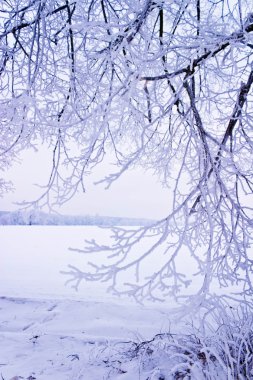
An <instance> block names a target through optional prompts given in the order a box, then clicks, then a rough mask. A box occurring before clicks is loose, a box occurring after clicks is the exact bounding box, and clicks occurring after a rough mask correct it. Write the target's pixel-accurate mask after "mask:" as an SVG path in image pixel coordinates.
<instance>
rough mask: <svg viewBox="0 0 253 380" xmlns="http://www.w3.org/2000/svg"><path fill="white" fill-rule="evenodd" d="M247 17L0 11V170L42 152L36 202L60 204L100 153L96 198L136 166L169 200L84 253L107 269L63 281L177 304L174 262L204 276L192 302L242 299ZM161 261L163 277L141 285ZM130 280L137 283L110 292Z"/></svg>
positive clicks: (187, 6) (22, 7) (194, 7)
mask: <svg viewBox="0 0 253 380" xmlns="http://www.w3.org/2000/svg"><path fill="white" fill-rule="evenodd" d="M252 10H253V9H252V0H238V1H234V0H219V1H214V0H173V1H164V0H153V1H151V0H145V1H144V0H137V1H136V0H122V1H121V0H76V1H70V0H58V1H57V0H54V1H53V0H50V1H49V0H6V1H2V2H1V4H0V51H1V58H0V77H1V82H0V114H1V119H0V123H1V128H0V134H1V140H0V141H1V142H0V156H1V168H2V169H4V168H5V167H6V165H9V164H11V162H12V161H13V160H14V159H15V157H18V154H19V152H20V151H22V150H23V149H26V148H28V147H33V146H34V147H35V148H36V145H37V144H38V141H42V142H46V143H47V144H49V146H50V147H51V149H52V154H53V160H52V171H51V175H50V178H49V182H48V184H47V187H46V189H45V192H44V193H43V194H42V195H41V197H40V198H39V199H38V200H37V201H36V202H37V204H40V205H43V204H47V203H50V204H51V203H52V202H57V203H60V204H61V203H63V202H65V201H67V200H68V199H70V198H71V197H72V196H73V195H74V194H75V192H76V191H77V190H78V189H79V188H81V189H83V190H84V189H85V178H86V175H87V174H88V173H89V172H90V170H92V168H93V167H95V166H96V165H99V164H100V163H101V162H102V161H103V159H104V157H105V154H106V152H107V151H109V150H110V151H112V152H113V155H114V159H115V162H116V163H117V165H118V171H117V172H115V173H111V174H110V175H108V176H107V177H105V178H104V179H102V182H104V183H105V185H106V186H107V187H109V186H111V185H112V183H113V182H114V181H116V180H117V179H118V178H119V177H120V176H121V175H123V173H124V172H126V171H127V170H128V169H129V168H131V167H134V166H136V165H140V166H143V167H145V168H147V169H150V170H152V171H153V172H154V174H156V175H158V176H159V178H160V180H161V182H162V184H163V185H164V186H167V187H168V188H169V189H170V190H168V196H172V197H173V200H172V206H171V209H170V210H169V209H168V211H167V213H166V214H167V216H166V217H165V218H164V219H163V220H160V221H159V222H157V223H156V224H155V225H153V226H151V227H143V228H140V229H131V230H123V229H115V230H114V233H115V238H116V240H115V242H114V244H112V245H111V246H110V247H103V246H102V247H100V246H99V245H96V243H92V245H91V246H90V248H87V250H89V251H90V250H91V251H93V252H94V251H100V250H105V251H106V252H109V256H110V261H109V262H108V263H107V264H105V265H103V266H102V267H95V271H94V273H83V272H81V271H79V270H78V269H77V268H72V271H71V274H72V276H73V279H76V280H77V281H80V280H81V279H82V278H86V279H92V280H94V279H97V280H108V281H112V289H114V290H115V291H117V292H121V291H125V292H127V293H128V294H130V295H132V296H134V297H136V298H138V299H142V298H145V297H151V298H156V297H157V296H158V294H160V295H161V294H162V295H166V294H170V295H173V296H176V297H177V296H178V294H184V292H183V290H184V288H185V287H187V286H188V285H189V281H190V280H191V275H190V274H189V276H188V277H187V274H183V273H181V272H180V270H179V267H178V265H179V264H178V259H179V255H185V257H186V258H187V257H188V256H189V257H191V258H192V259H193V260H194V261H195V263H196V272H197V273H198V274H199V276H200V278H202V285H201V287H200V288H199V289H198V290H197V291H196V292H195V296H196V297H197V298H196V301H197V302H198V303H201V302H203V301H204V299H205V297H207V296H208V294H209V293H210V291H211V290H210V289H211V288H210V286H211V284H212V282H213V281H214V282H216V283H217V284H219V286H221V287H226V286H229V285H231V284H238V285H239V286H238V289H239V288H240V293H241V296H243V297H247V296H249V297H250V296H252V294H253V285H252V277H253V254H252V226H253V219H252V218H253V212H252V211H253V210H252V205H253V199H252V190H253V176H252V175H253V96H252V82H253V13H252ZM77 148H78V153H77ZM1 186H2V185H1ZM146 238H147V240H148V243H147V244H148V246H147V245H146V243H145V244H144V246H145V247H146V248H145V249H144V248H141V247H139V242H140V240H142V241H145V242H146ZM142 249H143V250H142ZM158 255H162V259H161V262H162V260H163V263H162V264H161V265H160V267H159V268H156V269H155V270H154V272H153V273H152V274H150V276H149V277H148V278H139V274H138V273H139V271H140V273H143V272H142V265H145V264H143V263H145V260H149V259H150V258H151V259H152V260H153V262H154V263H157V257H158ZM132 269H133V270H134V271H135V274H136V281H134V282H133V284H129V285H128V287H126V288H125V289H124V290H116V288H117V284H118V283H119V278H120V276H121V274H122V273H123V274H124V273H125V272H126V271H130V272H131V270H132ZM189 294H190V295H191V297H190V299H191V300H193V298H192V297H193V296H192V293H189Z"/></svg>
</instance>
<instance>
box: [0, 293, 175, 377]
mask: <svg viewBox="0 0 253 380" xmlns="http://www.w3.org/2000/svg"><path fill="white" fill-rule="evenodd" d="M0 309H1V318H0V352H1V354H0V356H1V359H0V373H1V374H2V378H3V379H4V380H10V379H12V378H13V377H14V378H15V376H20V377H21V378H24V379H34V378H36V379H38V380H51V379H52V380H56V379H59V380H65V379H66V380H67V379H68V380H70V379H72V380H77V379H87V380H89V379H90V380H93V379H94V380H98V379H107V378H111V379H118V378H120V379H122V380H123V379H129V380H130V379H132V380H133V379H138V378H139V377H138V376H137V374H136V371H137V369H138V368H137V367H138V365H137V363H136V362H135V363H133V367H134V368H131V365H130V364H132V363H131V362H130V363H128V365H126V364H125V365H121V363H120V362H118V361H115V363H113V360H112V362H111V363H110V365H109V364H108V363H107V361H108V360H111V359H112V355H113V354H116V353H117V350H122V348H123V346H125V349H126V350H127V349H128V348H130V347H131V345H132V344H131V341H134V342H138V341H139V342H140V341H141V340H143V339H144V340H147V339H150V338H152V337H153V336H154V335H155V334H156V333H157V332H162V331H168V328H169V319H168V315H167V314H166V313H164V312H161V311H158V310H154V309H150V308H144V307H142V308H140V307H136V306H135V305H134V306H133V305H127V306H126V305H120V306H119V305H117V304H112V303H108V302H95V301H92V302H85V301H73V300H53V299H52V300H49V299H48V300H38V299H37V300H35V299H25V298H5V297H1V299H0ZM123 342H129V343H123ZM133 371H134V372H133ZM124 372H125V375H124V376H122V375H123V373H124ZM146 372H148V371H146ZM146 374H147V373H146ZM120 375H121V376H120ZM119 376H120V377H119ZM136 376H137V377H136ZM143 376H144V378H145V373H143ZM146 378H147V377H146Z"/></svg>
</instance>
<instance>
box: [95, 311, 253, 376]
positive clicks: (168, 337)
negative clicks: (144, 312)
mask: <svg viewBox="0 0 253 380" xmlns="http://www.w3.org/2000/svg"><path fill="white" fill-rule="evenodd" d="M208 318H209V319H210V320H211V319H213V321H212V322H214V321H215V324H212V325H207V324H206V325H205V327H206V331H204V330H202V331H201V329H200V326H197V325H196V324H194V323H193V324H188V325H183V324H182V326H181V327H182V331H188V333H178V332H176V333H173V332H169V333H160V334H157V335H156V336H155V337H154V338H153V339H151V340H148V341H139V342H128V343H124V344H116V345H113V346H109V347H107V348H106V349H105V350H104V349H103V351H102V352H101V353H100V355H98V359H97V360H98V361H99V360H100V361H101V360H102V361H103V363H104V364H105V365H106V366H107V367H108V368H109V374H110V373H111V375H112V373H114V374H115V373H122V374H123V373H128V376H131V371H132V373H136V372H137V370H136V369H137V368H138V373H139V374H140V377H139V379H140V380H183V379H184V380H190V379H191V380H217V379H219V380H246V379H248V380H249V379H252V378H253V316H252V314H251V313H249V312H247V313H246V312H245V310H243V309H239V310H233V309H225V308H223V309H222V312H221V311H220V312H219V313H217V311H213V312H211V313H209V315H208ZM217 318H218V319H217ZM202 327H203V325H202ZM109 378H110V376H108V379H109ZM112 378H113V377H112ZM126 379H130V377H126Z"/></svg>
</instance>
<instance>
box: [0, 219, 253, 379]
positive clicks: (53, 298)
mask: <svg viewBox="0 0 253 380" xmlns="http://www.w3.org/2000/svg"><path fill="white" fill-rule="evenodd" d="M94 235H96V236H99V238H102V239H104V241H106V240H107V239H108V232H107V231H105V230H101V229H98V228H97V227H94V226H93V227H87V226H86V227H79V226H78V227H77V226H75V227H65V226H64V227H62V226H61V227H60V226H57V227H52V226H50V227H45V226H43V227H40V226H31V227H27V226H22V227H16V226H15V227H14V226H2V227H0V244H1V250H0V264H1V265H0V380H19V379H27V380H34V379H36V380H104V379H108V380H109V379H111V380H172V379H178V380H179V379H185V380H186V379H187V380H189V379H192V380H202V379H205V378H208V379H212V380H213V379H227V378H228V377H227V373H228V372H227V369H226V366H225V367H224V366H223V367H224V368H223V367H220V364H218V365H217V363H222V361H221V360H220V358H219V355H218V354H217V355H216V357H217V358H218V359H215V360H216V361H215V362H214V361H213V358H212V356H210V358H211V359H210V360H209V364H208V366H207V360H206V359H207V356H206V354H205V352H209V351H198V350H200V348H198V347H199V341H198V339H197V340H196V339H195V338H194V334H193V330H192V325H191V324H188V327H187V326H186V325H183V322H182V324H181V322H180V323H179V321H173V317H174V315H173V314H172V313H171V310H172V304H171V303H169V302H166V304H165V305H157V304H147V303H146V304H145V305H143V306H141V305H137V304H136V303H134V302H131V301H130V300H129V299H122V298H121V299H117V298H113V297H112V296H110V295H109V294H108V293H107V292H106V287H105V285H103V284H102V285H101V284H97V283H89V284H87V283H82V284H81V286H80V289H79V292H76V291H75V290H74V289H72V288H71V287H69V286H67V287H66V286H65V285H64V283H65V280H66V278H65V277H64V276H63V275H62V274H61V273H60V272H61V271H64V270H66V268H67V265H68V264H72V265H76V266H78V267H80V268H82V267H83V266H85V262H84V259H85V258H84V257H82V255H80V254H77V253H75V252H73V251H69V250H68V248H69V247H80V248H81V247H83V243H84V239H88V238H91V237H94ZM184 261H185V262H186V260H185V258H184ZM186 265H188V264H187V263H186ZM175 322H176V323H175ZM182 326H184V327H183V328H182ZM170 332H173V334H174V333H176V335H173V334H170ZM180 333H182V334H181V335H180ZM186 334H188V335H186ZM155 335H156V338H155V340H153V337H154V336H155ZM185 337H187V339H186V341H185V340H184V339H185ZM192 337H193V339H195V341H192ZM243 339H244V338H243ZM244 340H245V339H244ZM149 341H150V342H149ZM143 342H146V343H143ZM187 345H188V346H189V347H188V348H187V349H186V348H185V347H186V346H187ZM168 347H170V350H169V351H168ZM171 347H172V351H171ZM192 347H195V348H194V349H192ZM196 347H197V349H196ZM203 347H204V349H205V350H209V348H208V349H207V348H205V342H203ZM175 348H176V352H175V355H174V359H172V356H173V355H172V356H171V352H172V354H173V352H174V351H175ZM178 350H179V351H178ZM178 359H180V360H181V362H183V364H179V365H178ZM252 360H253V359H252ZM221 369H222V371H223V372H221ZM205 371H206V373H207V372H208V374H209V375H210V373H212V377H210V376H209V377H206V376H205V375H204V373H205ZM217 371H218V372H217ZM170 372H171V373H173V374H174V375H175V374H176V376H174V375H173V376H170V375H168V374H169V373H170ZM189 373H190V375H189ZM164 374H166V375H164ZM189 376H190V377H189ZM252 376H253V375H252ZM229 378H230V379H231V380H232V379H233V378H234V377H233V375H231V376H230V377H229ZM243 378H244V377H242V379H243ZM252 378H253V377H252Z"/></svg>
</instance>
